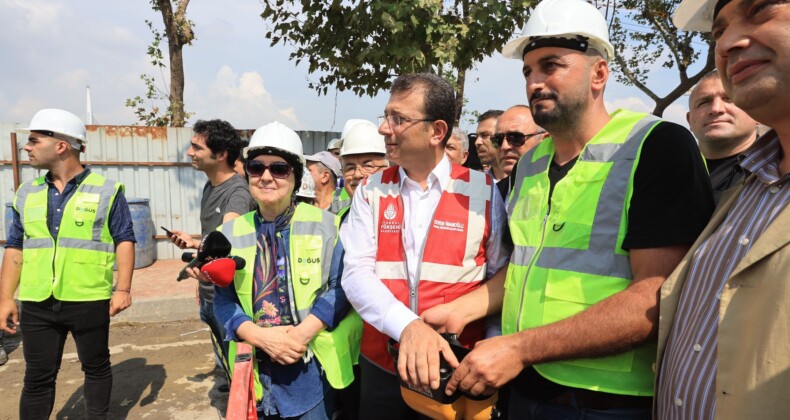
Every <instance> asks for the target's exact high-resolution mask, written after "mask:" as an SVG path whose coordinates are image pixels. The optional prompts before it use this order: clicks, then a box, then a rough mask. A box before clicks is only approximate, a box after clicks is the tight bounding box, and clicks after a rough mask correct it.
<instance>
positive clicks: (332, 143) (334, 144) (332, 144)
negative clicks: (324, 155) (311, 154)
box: [326, 139, 343, 150]
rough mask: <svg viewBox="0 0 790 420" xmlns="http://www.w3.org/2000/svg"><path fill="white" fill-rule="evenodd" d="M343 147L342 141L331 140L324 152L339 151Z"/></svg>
mask: <svg viewBox="0 0 790 420" xmlns="http://www.w3.org/2000/svg"><path fill="white" fill-rule="evenodd" d="M342 146H343V139H332V140H330V141H329V143H328V144H327V145H326V150H332V149H340V148H341V147H342Z"/></svg>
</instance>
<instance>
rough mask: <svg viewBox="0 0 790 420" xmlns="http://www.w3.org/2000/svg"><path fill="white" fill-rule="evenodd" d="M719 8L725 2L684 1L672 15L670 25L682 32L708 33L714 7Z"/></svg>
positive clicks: (725, 2) (712, 0)
mask: <svg viewBox="0 0 790 420" xmlns="http://www.w3.org/2000/svg"><path fill="white" fill-rule="evenodd" d="M719 3H721V6H720V7H719V8H721V7H723V6H724V5H726V4H727V3H728V2H727V1H721V0H719V1H717V0H684V1H683V2H681V3H680V6H678V8H677V9H675V13H674V14H673V15H672V23H674V24H675V26H677V27H678V28H679V29H682V30H684V31H697V32H710V31H711V27H712V26H713V15H714V12H715V11H716V6H717V5H718V4H719Z"/></svg>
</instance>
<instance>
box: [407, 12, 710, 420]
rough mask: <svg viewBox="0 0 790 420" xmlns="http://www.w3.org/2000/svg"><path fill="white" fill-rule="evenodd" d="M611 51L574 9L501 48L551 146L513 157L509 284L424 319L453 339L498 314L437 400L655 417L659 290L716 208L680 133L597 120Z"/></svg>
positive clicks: (639, 118)
mask: <svg viewBox="0 0 790 420" xmlns="http://www.w3.org/2000/svg"><path fill="white" fill-rule="evenodd" d="M613 50H614V48H613V47H612V45H611V44H610V43H609V39H608V31H607V25H606V21H605V20H604V18H603V16H602V15H601V14H600V12H599V11H598V10H597V9H596V8H595V7H594V6H592V5H590V4H589V3H587V2H585V1H583V0H545V1H543V2H542V3H540V4H539V5H538V6H537V7H536V9H535V10H534V11H533V13H532V14H531V16H530V19H529V21H528V22H527V24H526V26H525V28H524V32H523V34H522V36H520V37H518V38H516V39H514V40H513V41H511V42H510V43H508V44H507V45H506V46H505V48H504V50H503V52H502V53H503V55H504V56H506V57H511V58H516V59H520V60H522V61H523V67H522V70H523V76H524V78H525V79H526V88H527V89H526V90H527V96H528V98H529V100H530V106H531V107H532V114H533V116H534V118H535V122H536V123H537V124H538V125H540V126H541V127H543V128H545V129H546V130H547V131H548V132H549V133H550V134H551V137H549V138H547V139H546V140H544V141H543V142H541V143H540V144H539V145H538V146H537V147H535V148H534V149H532V150H530V151H529V152H527V153H526V154H525V155H524V156H522V158H521V160H520V162H519V166H518V172H516V178H515V179H516V184H515V188H514V190H513V192H512V193H511V197H510V201H509V203H508V215H509V217H510V219H509V226H510V233H511V235H510V236H511V237H512V239H513V243H514V246H515V247H514V251H513V254H512V256H511V260H510V265H509V267H508V270H507V276H506V278H503V277H504V276H497V277H494V278H493V279H492V280H491V281H489V282H488V283H486V284H485V285H483V287H482V288H481V289H478V290H476V291H474V292H472V293H471V294H469V295H466V296H462V297H460V298H459V299H457V300H455V301H453V302H451V303H449V304H446V305H443V306H442V307H438V308H434V309H433V310H429V311H426V312H425V313H423V315H422V317H423V319H424V320H425V322H427V323H429V324H433V325H445V326H447V328H450V327H453V328H455V329H457V328H459V327H460V326H462V325H464V323H465V322H466V321H467V320H469V319H477V318H480V317H482V316H484V315H485V314H486V313H490V312H495V311H496V310H498V309H499V308H500V306H501V308H502V333H503V335H502V336H501V337H494V338H490V339H488V340H485V341H482V342H479V343H477V345H476V346H475V348H474V350H472V352H471V353H470V354H469V355H467V356H466V358H465V359H464V360H463V361H462V362H461V364H460V366H459V367H458V368H457V369H456V370H455V372H454V373H453V376H452V379H451V380H450V382H449V384H448V386H447V389H446V392H447V393H448V394H451V393H453V392H454V391H455V390H456V389H457V388H460V389H462V390H464V391H466V392H471V393H472V394H480V393H485V392H490V391H491V390H492V389H495V388H500V387H502V386H503V385H505V384H507V383H510V390H511V392H510V404H509V412H510V414H511V418H516V417H518V418H581V417H583V416H584V415H585V413H589V412H590V411H595V413H596V418H648V417H649V415H650V409H651V406H652V400H653V399H652V396H653V381H654V373H653V368H652V366H653V362H654V360H655V359H654V357H655V352H656V327H657V325H658V291H659V288H660V287H661V284H662V283H663V282H664V280H665V279H666V278H667V276H669V274H670V273H671V272H672V270H673V269H674V268H675V266H676V265H677V263H678V262H679V261H680V259H681V258H682V257H683V255H684V254H685V253H686V251H687V250H688V249H689V246H690V245H691V243H693V242H694V240H695V239H696V238H697V236H698V235H699V233H700V232H701V231H702V229H703V227H704V226H705V224H706V223H707V221H708V219H709V217H710V214H711V213H712V211H713V197H712V193H711V188H710V182H709V180H708V177H707V173H706V171H705V166H704V163H703V161H702V156H701V155H700V152H699V148H698V147H697V145H696V142H695V141H694V139H693V137H692V136H691V133H690V132H689V131H688V130H686V129H684V128H682V127H680V126H678V125H676V124H672V123H668V122H664V121H660V120H658V119H657V118H655V117H653V116H651V115H647V114H642V113H636V112H631V111H626V110H618V111H616V112H614V113H612V114H609V113H608V112H607V110H606V107H605V106H604V98H603V92H604V89H605V87H606V82H607V80H608V78H609V66H608V62H607V61H608V60H609V59H610V58H611V57H612V56H613ZM503 283H504V284H506V287H504V288H503Z"/></svg>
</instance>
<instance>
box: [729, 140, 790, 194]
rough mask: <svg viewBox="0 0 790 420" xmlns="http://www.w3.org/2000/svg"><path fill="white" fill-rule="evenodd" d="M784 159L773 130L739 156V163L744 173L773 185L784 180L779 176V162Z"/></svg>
mask: <svg viewBox="0 0 790 420" xmlns="http://www.w3.org/2000/svg"><path fill="white" fill-rule="evenodd" d="M781 158H782V146H781V144H780V143H779V137H778V136H777V135H776V131H774V130H771V131H769V132H767V133H765V134H764V135H762V136H760V137H759V138H758V139H757V140H755V142H754V144H752V147H750V148H749V150H747V151H745V152H743V153H741V154H740V155H739V156H738V160H739V163H740V165H741V168H743V170H744V172H745V173H746V174H749V175H752V174H753V175H755V176H756V177H757V178H758V179H759V180H760V181H761V182H763V183H766V184H773V183H774V182H777V181H780V180H781V179H782V178H787V177H788V176H790V174H786V175H785V176H784V177H782V176H780V175H779V161H780V160H781Z"/></svg>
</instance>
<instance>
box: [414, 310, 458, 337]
mask: <svg viewBox="0 0 790 420" xmlns="http://www.w3.org/2000/svg"><path fill="white" fill-rule="evenodd" d="M420 318H422V320H423V322H425V323H426V324H428V325H430V326H431V327H432V328H433V329H434V330H436V331H438V332H440V333H450V334H461V331H463V330H464V327H465V326H466V321H465V320H464V317H463V316H462V315H461V314H460V313H459V312H458V311H457V310H455V309H454V308H453V307H452V305H451V304H447V303H444V304H441V305H436V306H434V307H433V308H431V309H427V310H425V311H423V313H422V315H420Z"/></svg>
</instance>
